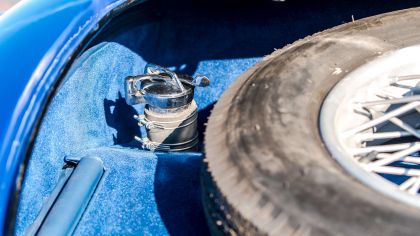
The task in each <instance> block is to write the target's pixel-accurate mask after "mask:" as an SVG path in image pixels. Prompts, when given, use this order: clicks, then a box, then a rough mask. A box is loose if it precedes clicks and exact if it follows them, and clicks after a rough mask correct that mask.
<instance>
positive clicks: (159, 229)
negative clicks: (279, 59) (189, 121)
mask: <svg viewBox="0 0 420 236" xmlns="http://www.w3.org/2000/svg"><path fill="white" fill-rule="evenodd" d="M256 61H257V59H254V58H251V59H238V60H223V61H204V62H202V63H200V64H199V65H198V67H197V73H201V74H206V75H208V76H209V77H210V78H211V79H212V86H210V87H207V88H200V89H197V91H196V100H197V102H198V104H199V106H200V110H201V111H203V110H206V108H207V107H210V106H211V105H212V104H213V103H214V102H215V101H216V99H217V98H218V97H219V96H220V94H221V92H222V91H223V90H224V89H225V88H226V87H227V86H228V84H229V83H230V82H231V81H232V80H233V79H234V78H236V77H237V76H238V75H239V74H241V73H242V72H243V71H244V70H245V69H246V68H248V67H249V66H251V65H252V64H253V63H255V62H256ZM145 64H146V62H145V61H144V60H143V59H142V58H141V57H140V56H139V55H137V54H136V53H134V52H132V51H130V50H129V49H127V48H125V47H123V46H121V45H120V44H117V43H102V44H99V45H97V46H95V47H93V48H91V49H89V50H88V51H86V52H85V53H84V54H83V55H82V56H81V57H80V58H79V59H78V60H77V62H76V63H75V65H74V67H73V69H72V70H71V71H70V73H69V76H68V78H67V79H66V81H65V83H64V84H63V86H62V87H61V88H60V90H59V92H58V93H57V94H56V95H55V97H54V99H53V101H52V103H51V105H50V107H49V109H48V111H47V114H46V116H45V118H44V121H43V123H42V125H41V128H40V131H39V134H38V137H37V139H36V142H35V145H34V150H33V153H32V156H31V159H30V161H29V165H28V169H27V172H26V178H25V181H24V185H23V189H22V195H21V200H20V204H19V209H18V218H17V225H16V233H17V234H18V235H22V234H23V233H24V232H25V229H26V228H27V227H28V226H29V225H30V224H31V222H33V220H34V219H35V217H36V216H37V214H38V212H39V210H40V209H41V206H42V204H43V202H44V201H45V199H46V198H47V197H48V196H49V194H50V192H51V191H52V189H53V188H54V186H55V183H56V181H57V180H58V177H59V174H60V168H61V167H62V166H63V158H64V157H66V156H67V157H83V156H84V155H86V153H94V154H95V155H96V156H99V157H101V158H102V159H103V160H104V163H105V167H106V169H107V170H106V175H105V176H104V178H103V179H102V183H101V185H100V186H99V188H98V189H97V191H96V193H95V195H94V198H93V199H92V201H91V203H90V205H89V207H88V210H87V211H86V212H85V214H84V216H83V218H82V220H81V222H80V223H79V225H78V228H77V230H76V234H80V235H98V234H124V235H126V234H128V235H131V234H145V235H165V234H168V233H170V234H172V235H203V234H207V233H208V232H207V227H206V224H205V220H204V215H203V211H202V207H201V202H200V184H199V171H200V168H201V160H202V154H201V153H179V154H165V153H161V154H159V153H151V152H148V151H143V150H139V147H138V145H137V143H135V142H133V136H134V135H138V134H139V133H140V129H139V128H138V126H137V123H136V121H135V120H134V119H133V118H132V117H133V115H134V114H137V113H139V112H141V110H142V106H136V107H132V106H129V105H127V103H126V102H125V100H124V98H123V94H122V93H123V88H124V87H123V81H124V78H125V77H126V76H127V75H135V74H140V73H141V72H142V71H143V68H144V66H145ZM208 68H218V69H215V70H212V71H209V69H208ZM226 71H229V74H228V75H226V74H225V72H226Z"/></svg>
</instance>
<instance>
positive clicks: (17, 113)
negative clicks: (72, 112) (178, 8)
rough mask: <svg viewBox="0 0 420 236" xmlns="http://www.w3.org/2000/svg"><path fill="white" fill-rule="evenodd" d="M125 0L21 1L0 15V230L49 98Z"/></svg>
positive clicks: (125, 3) (130, 2)
mask: <svg viewBox="0 0 420 236" xmlns="http://www.w3.org/2000/svg"><path fill="white" fill-rule="evenodd" d="M129 4H133V1H127V0H77V1H68V0H55V1H48V0H41V1H23V2H21V3H19V4H18V5H17V6H15V7H14V8H12V10H11V11H8V12H6V13H5V14H3V15H1V16H0V71H1V75H0V107H1V109H0V143H1V146H0V193H1V194H0V232H4V224H5V217H6V212H7V207H8V204H9V200H10V196H11V194H12V192H13V189H14V188H15V183H16V177H17V174H18V170H19V166H20V165H21V163H22V161H23V160H24V156H25V154H26V151H27V148H28V146H29V145H28V144H29V143H30V141H31V135H32V134H33V131H34V128H35V126H36V123H37V121H38V119H39V118H40V116H41V113H42V110H43V108H44V105H45V103H46V101H47V98H48V95H49V94H50V93H51V92H52V91H53V88H54V86H55V85H56V83H57V81H58V79H59V76H60V73H61V72H62V71H63V69H64V68H65V66H66V65H67V64H68V62H69V61H70V60H71V58H72V57H73V56H74V54H75V53H76V52H77V51H78V48H79V45H81V43H82V42H83V40H85V39H86V37H87V36H88V35H89V33H92V32H94V31H95V30H97V29H98V23H99V22H100V20H101V19H103V18H104V17H106V16H107V15H108V14H112V13H113V12H115V11H118V9H121V8H122V7H124V6H127V5H129Z"/></svg>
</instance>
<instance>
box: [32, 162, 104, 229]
mask: <svg viewBox="0 0 420 236" xmlns="http://www.w3.org/2000/svg"><path fill="white" fill-rule="evenodd" d="M103 173H104V165H103V162H102V160H100V159H99V158H97V157H84V158H82V159H81V160H80V161H79V163H78V164H77V167H76V168H75V170H74V171H73V173H72V174H71V176H70V178H69V179H68V181H67V183H66V185H65V186H64V187H63V189H62V191H61V193H60V194H59V196H58V197H57V200H56V201H55V203H54V205H53V206H52V207H51V209H50V211H49V213H48V215H47V216H46V218H45V220H44V221H43V223H42V225H41V227H40V228H39V230H38V232H37V235H48V236H49V235H56V236H60V235H71V234H72V233H73V231H74V229H75V228H76V226H77V224H78V223H79V221H80V218H81V217H82V215H83V212H84V211H85V209H86V207H87V205H88V203H89V201H90V199H91V198H92V195H93V193H94V192H95V189H96V187H97V185H98V184H99V181H100V180H101V178H102V175H103Z"/></svg>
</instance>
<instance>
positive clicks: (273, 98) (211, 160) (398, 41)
mask: <svg viewBox="0 0 420 236" xmlns="http://www.w3.org/2000/svg"><path fill="white" fill-rule="evenodd" d="M417 44H420V9H419V8H416V9H409V10H404V11H397V12H392V13H388V14H382V15H378V16H374V17H370V18H366V19H362V20H358V21H355V22H352V23H348V24H345V25H341V26H338V27H336V28H333V29H330V30H327V31H324V32H321V33H318V34H316V35H313V36H311V37H308V38H305V39H303V40H300V41H297V42H295V43H294V44H292V45H290V46H287V47H285V48H284V49H282V50H278V51H275V52H274V53H273V54H272V55H270V56H268V57H266V58H264V59H263V60H262V61H261V62H259V63H258V64H256V65H255V66H253V67H252V68H251V69H250V70H248V71H247V72H246V73H244V74H243V75H242V76H241V77H240V78H238V79H237V81H235V83H234V84H233V85H232V87H231V88H230V89H229V90H228V91H226V92H225V93H224V94H223V96H222V98H221V99H220V100H219V101H218V103H217V104H216V105H215V108H214V110H213V112H212V114H211V116H210V118H209V122H208V126H207V129H206V134H205V155H206V158H205V165H204V168H203V174H202V183H203V189H204V190H203V202H204V207H205V210H206V214H207V219H208V222H209V226H210V228H211V230H212V234H213V235H222V234H228V235H267V234H268V235H356V236H360V235H417V234H418V233H419V232H420V224H419V222H420V209H419V208H418V207H414V206H412V205H410V204H408V203H407V202H403V201H399V200H398V199H395V198H392V197H389V196H387V195H385V194H383V193H381V192H380V191H377V190H375V189H373V188H371V187H369V186H367V185H366V184H365V183H363V181H360V179H357V178H355V177H354V176H352V175H351V174H350V173H349V172H348V171H347V170H345V169H344V168H343V167H342V165H340V164H338V162H337V161H336V160H334V159H333V158H332V155H331V154H330V153H329V151H328V150H327V148H326V147H325V146H324V143H323V141H322V138H321V135H320V130H319V114H320V110H321V106H322V104H323V101H324V99H325V97H326V96H327V95H328V92H329V91H330V89H331V88H333V87H334V85H335V84H336V83H337V82H339V81H340V80H341V79H343V78H344V77H345V76H346V75H348V74H349V73H351V72H352V71H354V70H355V69H357V68H359V67H360V66H362V65H364V64H366V63H368V62H370V61H372V60H374V59H375V58H378V57H380V56H381V55H382V54H384V53H387V52H390V51H393V50H397V49H400V48H405V47H408V46H411V45H417ZM337 68H338V70H337Z"/></svg>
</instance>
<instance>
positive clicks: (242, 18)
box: [16, 0, 418, 235]
mask: <svg viewBox="0 0 420 236" xmlns="http://www.w3.org/2000/svg"><path fill="white" fill-rule="evenodd" d="M147 4H149V5H145V6H142V5H141V6H139V8H138V9H140V8H141V9H144V10H138V9H137V10H135V11H129V12H127V13H125V14H124V15H122V16H120V17H119V18H118V20H116V21H115V22H116V23H115V24H114V23H112V22H111V23H110V24H109V25H108V26H107V29H106V30H104V31H103V32H102V33H101V34H100V35H99V36H98V37H97V39H96V40H95V41H94V42H92V45H96V46H92V47H91V48H90V49H88V50H87V51H85V52H84V53H83V54H82V55H81V56H80V57H79V58H78V59H77V61H76V62H75V63H74V64H73V66H72V68H71V69H70V71H69V73H68V74H67V76H66V79H65V81H64V83H63V84H62V87H61V88H60V89H59V90H58V93H57V94H56V95H55V96H54V98H53V100H52V101H51V104H50V106H49V108H48V110H47V113H46V115H45V117H44V120H43V122H42V124H41V127H40V130H39V133H38V136H37V138H36V140H35V144H34V148H33V152H32V156H31V158H30V160H29V163H28V169H27V172H26V177H25V179H24V183H23V189H22V193H21V198H20V203H19V208H18V215H17V221H16V234H17V235H22V234H24V232H25V230H26V228H27V227H28V226H29V225H30V224H31V223H32V222H33V220H34V219H35V217H36V216H37V214H38V212H39V210H40V209H41V206H42V204H43V202H44V201H45V200H46V199H47V198H48V196H49V194H50V192H51V190H52V189H53V188H54V185H55V183H56V181H57V180H58V177H59V174H60V169H61V167H62V166H63V158H64V157H66V156H71V157H82V156H84V155H89V154H92V153H93V154H95V155H97V156H99V157H101V158H102V159H103V161H104V164H105V167H106V174H105V176H104V177H103V178H102V180H101V183H100V185H99V187H98V189H97V190H96V192H95V194H94V196H93V198H92V200H91V202H90V204H89V206H88V209H87V210H86V212H85V213H84V215H83V217H82V220H81V221H80V223H79V225H78V227H77V229H76V232H75V233H76V234H78V235H99V234H106V235H167V234H172V235H206V234H208V230H207V227H206V224H205V220H204V216H203V211H202V208H201V201H200V186H199V171H200V168H201V160H202V154H201V153H179V154H164V153H151V152H147V151H143V150H140V149H139V148H138V146H137V144H136V143H135V142H133V136H134V135H138V134H139V133H140V132H141V131H140V129H139V128H138V127H137V125H136V121H135V120H133V119H132V116H133V115H134V114H136V113H140V112H141V110H142V107H141V106H136V107H133V106H129V105H127V103H125V100H124V98H123V96H124V94H123V80H124V78H125V77H126V76H128V75H136V74H140V73H142V72H143V68H144V65H145V64H146V62H151V63H155V64H158V65H162V66H166V67H170V68H172V69H173V70H176V71H179V72H183V73H189V74H205V75H207V76H208V77H209V78H210V79H211V82H212V84H211V86H210V87H207V88H198V89H197V90H196V94H195V99H196V101H197V103H198V105H199V131H200V134H201V135H202V134H203V132H204V128H205V123H206V121H207V117H208V115H209V114H210V110H211V108H212V106H213V104H214V103H215V102H216V100H217V99H218V98H219V97H220V95H221V94H222V93H223V91H224V90H225V89H226V88H227V87H228V86H229V85H230V83H231V82H232V81H233V80H234V79H235V78H236V77H237V76H239V75H240V74H241V73H242V72H244V71H245V70H247V69H248V68H249V67H250V66H252V65H253V64H254V63H256V62H257V61H258V60H260V59H261V57H263V56H264V55H267V54H270V53H271V52H272V51H273V50H274V49H275V48H281V47H283V46H284V45H286V44H288V43H292V42H293V41H295V40H297V39H299V38H302V37H304V36H306V35H309V34H312V33H315V32H318V31H320V30H323V29H326V28H329V27H332V26H335V25H338V24H341V23H343V22H348V21H350V20H351V15H354V17H356V19H357V18H360V17H363V16H369V15H373V14H377V13H381V12H386V11H391V10H395V9H401V8H406V7H410V6H414V5H416V4H418V3H416V1H393V2H392V3H391V1H389V2H387V4H384V3H383V2H381V1H379V0H374V1H368V2H366V1H362V0H360V1H353V2H352V4H349V3H348V2H346V1H316V2H313V3H309V2H301V1H286V2H285V3H280V2H276V1H254V2H253V3H252V4H251V3H248V2H239V3H238V2H233V3H231V4H230V3H227V2H226V1H208V2H205V4H198V3H197V1H176V3H175V1H173V2H172V1H150V2H149V3H147ZM200 138H201V139H202V136H201V137H200Z"/></svg>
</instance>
